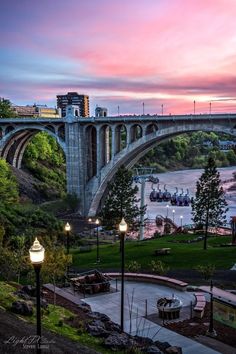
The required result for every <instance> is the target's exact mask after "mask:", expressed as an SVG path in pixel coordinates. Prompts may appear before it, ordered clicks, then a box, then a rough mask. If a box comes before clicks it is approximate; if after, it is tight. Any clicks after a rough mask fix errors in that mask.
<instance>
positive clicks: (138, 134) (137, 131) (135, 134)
mask: <svg viewBox="0 0 236 354" xmlns="http://www.w3.org/2000/svg"><path fill="white" fill-rule="evenodd" d="M142 136H143V128H142V126H141V125H140V124H133V125H132V126H131V127H130V141H129V143H133V142H134V141H136V140H138V139H140V138H142Z"/></svg>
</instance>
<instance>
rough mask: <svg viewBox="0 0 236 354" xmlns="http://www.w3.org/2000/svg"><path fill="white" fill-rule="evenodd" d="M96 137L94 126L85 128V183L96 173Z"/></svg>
mask: <svg viewBox="0 0 236 354" xmlns="http://www.w3.org/2000/svg"><path fill="white" fill-rule="evenodd" d="M97 135H98V134H97V129H96V127H95V126H94V125H92V124H90V125H88V126H87V127H86V128H85V141H86V156H87V173H86V180H87V181H88V180H90V179H91V178H92V177H93V176H95V175H96V173H97Z"/></svg>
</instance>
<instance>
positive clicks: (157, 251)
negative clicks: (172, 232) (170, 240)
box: [154, 248, 170, 256]
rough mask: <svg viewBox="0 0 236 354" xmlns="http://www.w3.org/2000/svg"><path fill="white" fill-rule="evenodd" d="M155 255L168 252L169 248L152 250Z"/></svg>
mask: <svg viewBox="0 0 236 354" xmlns="http://www.w3.org/2000/svg"><path fill="white" fill-rule="evenodd" d="M154 254H155V256H163V255H167V254H170V248H159V249H157V250H155V251H154Z"/></svg>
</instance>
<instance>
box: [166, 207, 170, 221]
mask: <svg viewBox="0 0 236 354" xmlns="http://www.w3.org/2000/svg"><path fill="white" fill-rule="evenodd" d="M169 207H170V206H169V204H167V206H166V218H168V216H169Z"/></svg>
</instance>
